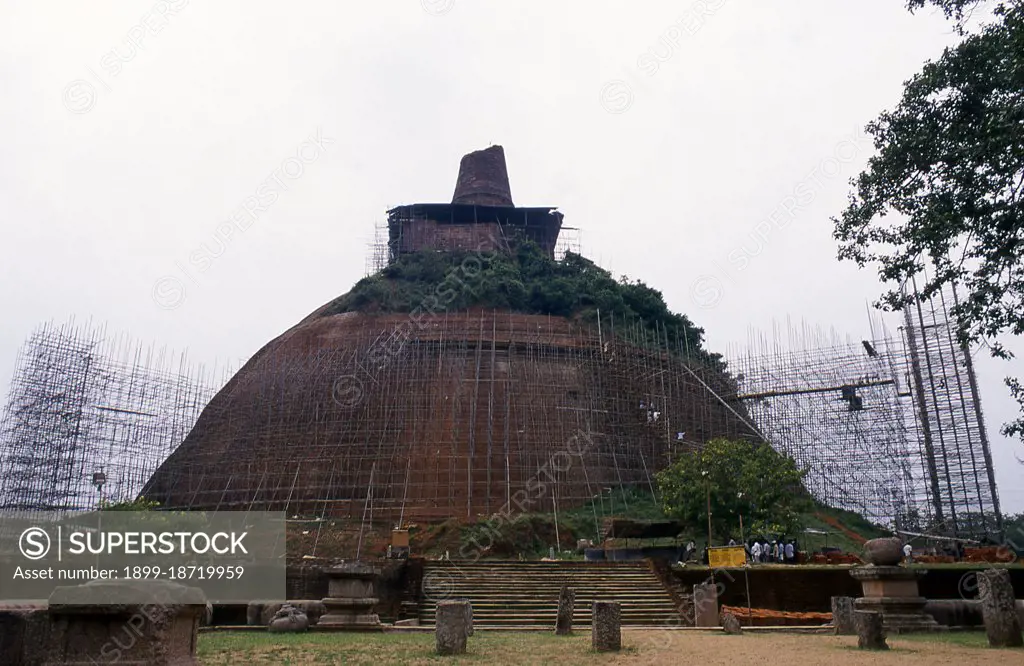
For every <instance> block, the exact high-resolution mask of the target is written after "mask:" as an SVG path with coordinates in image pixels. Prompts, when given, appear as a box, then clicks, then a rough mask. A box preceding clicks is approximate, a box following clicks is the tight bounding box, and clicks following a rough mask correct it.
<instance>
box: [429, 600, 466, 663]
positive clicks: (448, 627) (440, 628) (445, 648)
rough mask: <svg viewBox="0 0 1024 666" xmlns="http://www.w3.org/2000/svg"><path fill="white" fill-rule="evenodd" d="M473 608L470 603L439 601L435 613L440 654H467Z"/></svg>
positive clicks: (436, 635) (435, 628)
mask: <svg viewBox="0 0 1024 666" xmlns="http://www.w3.org/2000/svg"><path fill="white" fill-rule="evenodd" d="M472 613H473V606H472V604H470V603H469V602H468V601H454V600H447V601H439V602H438V603H437V609H436V610H435V611H434V638H435V641H436V646H437V653H438V654H444V655H447V654H465V653H466V638H467V637H468V636H469V633H470V630H471V626H472V625H471V623H472V617H473V615H472Z"/></svg>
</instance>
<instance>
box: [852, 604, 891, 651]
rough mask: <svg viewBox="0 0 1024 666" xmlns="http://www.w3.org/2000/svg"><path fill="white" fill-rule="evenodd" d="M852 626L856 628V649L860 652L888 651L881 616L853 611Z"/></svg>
mask: <svg viewBox="0 0 1024 666" xmlns="http://www.w3.org/2000/svg"><path fill="white" fill-rule="evenodd" d="M853 617H854V624H856V626H857V647H858V648H860V649H861V650H888V649H889V645H888V644H887V643H886V642H885V629H884V628H883V625H882V614H881V613H878V612H876V611H855V612H854V614H853Z"/></svg>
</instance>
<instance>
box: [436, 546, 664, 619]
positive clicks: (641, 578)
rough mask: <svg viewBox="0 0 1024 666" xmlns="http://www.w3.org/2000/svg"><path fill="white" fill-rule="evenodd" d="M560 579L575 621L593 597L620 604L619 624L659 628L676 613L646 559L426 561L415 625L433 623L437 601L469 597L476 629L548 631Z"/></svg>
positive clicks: (587, 611) (585, 616)
mask: <svg viewBox="0 0 1024 666" xmlns="http://www.w3.org/2000/svg"><path fill="white" fill-rule="evenodd" d="M563 583H567V584H569V585H570V586H571V587H574V588H575V589H576V606H575V612H574V615H573V624H575V625H586V626H589V625H590V604H591V602H592V601H593V600H595V599H599V600H602V601H619V602H621V604H622V624H623V625H629V626H648V627H653V626H662V625H664V624H666V623H668V622H672V621H673V618H676V617H678V615H677V612H676V608H675V605H674V604H673V601H672V596H671V594H670V593H669V592H668V590H666V589H665V588H664V586H663V585H662V584H661V582H660V581H659V580H658V577H657V576H656V575H655V574H654V572H652V571H651V570H650V568H649V566H648V564H647V563H646V562H601V563H598V562H504V561H481V562H426V563H425V565H424V571H423V601H422V603H421V604H420V606H419V620H420V624H421V625H426V626H433V624H434V609H435V606H436V603H437V601H440V600H443V599H469V600H470V601H471V602H472V604H473V623H474V625H475V626H477V627H550V628H552V629H553V628H554V626H555V614H556V612H557V609H558V592H559V589H560V588H561V587H562V584H563Z"/></svg>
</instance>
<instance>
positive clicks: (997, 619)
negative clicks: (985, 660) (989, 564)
mask: <svg viewBox="0 0 1024 666" xmlns="http://www.w3.org/2000/svg"><path fill="white" fill-rule="evenodd" d="M978 598H980V599H981V613H982V617H984V619H985V633H986V634H988V644H989V645H990V646H991V647H1021V646H1022V645H1024V638H1022V637H1021V626H1020V618H1019V617H1018V616H1017V608H1016V603H1015V600H1014V597H1013V585H1012V584H1011V583H1010V572H1009V571H1007V570H1006V569H989V570H987V571H979V572H978Z"/></svg>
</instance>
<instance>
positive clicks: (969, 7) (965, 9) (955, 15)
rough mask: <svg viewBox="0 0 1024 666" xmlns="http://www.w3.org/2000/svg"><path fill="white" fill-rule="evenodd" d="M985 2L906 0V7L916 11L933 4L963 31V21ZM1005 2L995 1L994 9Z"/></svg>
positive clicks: (979, 0) (971, 0)
mask: <svg viewBox="0 0 1024 666" xmlns="http://www.w3.org/2000/svg"><path fill="white" fill-rule="evenodd" d="M984 4H987V3H986V1H985V0H907V9H909V10H910V11H912V12H913V11H916V10H918V9H922V8H924V7H925V6H926V5H934V6H936V7H938V8H939V9H941V10H942V13H943V14H945V15H946V18H948V19H953V20H954V21H956V27H957V29H958V30H959V31H961V32H963V28H964V22H965V21H966V20H967V19H968V18H970V16H971V13H972V12H973V11H974V9H975V8H977V7H978V6H979V5H984ZM1005 5H1006V3H1004V2H999V3H997V7H996V9H997V10H998V9H1002V8H1004V7H1005Z"/></svg>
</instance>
